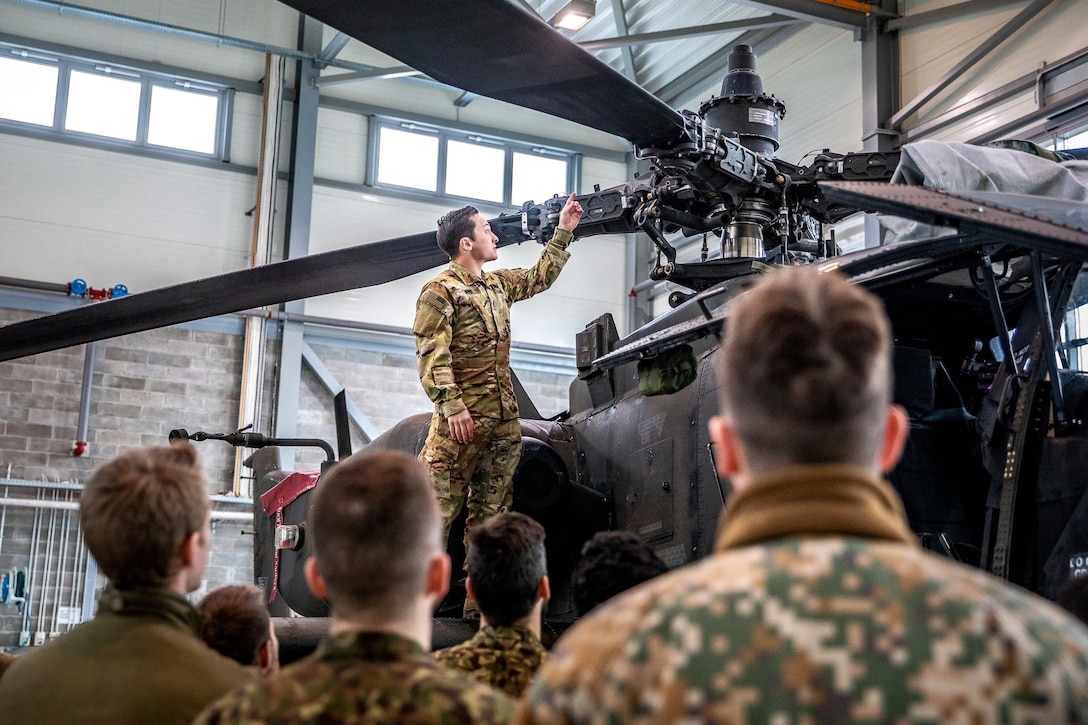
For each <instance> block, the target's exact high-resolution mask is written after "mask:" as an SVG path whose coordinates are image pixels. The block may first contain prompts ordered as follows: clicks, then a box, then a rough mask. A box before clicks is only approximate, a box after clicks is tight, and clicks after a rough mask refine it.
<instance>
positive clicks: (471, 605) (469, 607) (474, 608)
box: [461, 595, 480, 619]
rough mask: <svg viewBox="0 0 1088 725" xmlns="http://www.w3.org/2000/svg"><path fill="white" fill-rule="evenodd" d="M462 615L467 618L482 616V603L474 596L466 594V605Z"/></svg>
mask: <svg viewBox="0 0 1088 725" xmlns="http://www.w3.org/2000/svg"><path fill="white" fill-rule="evenodd" d="M461 616H463V617H464V618H465V619H479V618H480V605H479V604H477V603H476V600H475V599H474V598H473V597H470V596H467V595H466V596H465V607H464V610H463V613H462V615H461Z"/></svg>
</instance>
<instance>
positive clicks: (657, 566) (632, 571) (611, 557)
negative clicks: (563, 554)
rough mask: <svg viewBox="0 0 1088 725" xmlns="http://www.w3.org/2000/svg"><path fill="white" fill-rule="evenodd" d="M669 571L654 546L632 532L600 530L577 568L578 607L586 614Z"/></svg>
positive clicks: (579, 610)
mask: <svg viewBox="0 0 1088 725" xmlns="http://www.w3.org/2000/svg"><path fill="white" fill-rule="evenodd" d="M666 571H668V567H667V566H665V562H663V561H661V558H660V557H658V555H657V554H656V553H654V550H653V549H651V548H650V545H649V544H647V543H646V542H645V541H643V540H642V539H641V538H640V537H639V536H638V535H637V534H634V533H632V532H630V531H600V532H598V533H596V534H594V536H593V538H592V539H590V540H589V541H587V542H586V544H585V546H583V547H582V558H581V559H580V560H579V562H578V564H577V566H576V567H575V568H574V585H573V595H574V606H575V607H576V608H577V610H578V613H579V614H586V613H587V612H589V611H590V610H591V609H593V608H594V607H596V606H597V605H598V604H600V603H602V602H604V601H606V600H608V599H611V598H612V597H614V596H616V595H617V594H619V593H621V592H625V591H627V590H628V589H630V588H631V587H633V586H636V585H638V584H641V583H642V582H645V581H649V580H650V579H653V578H654V577H655V576H658V575H660V574H664V573H665V572H666Z"/></svg>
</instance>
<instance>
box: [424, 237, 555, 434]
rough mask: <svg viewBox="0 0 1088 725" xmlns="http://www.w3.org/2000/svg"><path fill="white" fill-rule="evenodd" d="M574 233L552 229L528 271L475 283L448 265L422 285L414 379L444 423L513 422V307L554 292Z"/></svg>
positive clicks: (496, 274)
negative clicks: (466, 415) (464, 415)
mask: <svg viewBox="0 0 1088 725" xmlns="http://www.w3.org/2000/svg"><path fill="white" fill-rule="evenodd" d="M570 241H571V233H570V232H568V231H564V230H562V229H557V230H556V232H555V236H553V237H552V239H551V241H550V242H548V243H547V244H546V245H545V246H544V250H543V251H542V252H541V253H540V259H538V260H537V262H536V264H534V265H533V266H532V267H530V268H529V269H499V270H495V271H494V272H484V275H483V277H476V276H475V275H473V274H472V273H471V272H469V271H468V270H467V269H465V268H464V267H462V266H461V265H459V264H457V263H455V262H451V263H450V266H449V268H448V269H447V270H446V271H444V272H442V274H440V275H438V276H437V277H435V278H434V279H433V280H431V281H430V282H428V283H427V284H426V285H424V287H423V290H422V291H421V292H420V294H419V299H418V300H417V301H416V317H415V322H414V323H413V325H412V332H414V333H415V336H416V361H417V363H418V365H419V380H420V382H421V383H423V389H424V391H426V393H427V397H429V398H430V399H431V400H432V401H433V402H434V404H435V410H436V412H437V413H439V414H440V415H442V416H443V417H446V418H448V417H450V416H451V415H454V414H456V413H460V412H461V411H462V410H465V409H466V408H467V409H468V410H470V411H472V414H473V415H479V416H482V417H486V418H499V419H501V420H510V419H512V418H516V417H517V416H518V404H517V400H516V399H515V398H514V384H513V382H512V381H511V379H510V305H512V304H514V303H515V302H517V301H519V300H524V299H527V298H529V297H532V296H533V295H535V294H536V293H538V292H543V291H544V290H546V289H548V288H549V287H551V286H552V283H553V282H555V280H556V278H557V277H558V276H559V272H560V271H562V269H563V265H564V264H566V262H567V259H568V258H569V257H570V252H568V251H566V250H567V245H568V244H570Z"/></svg>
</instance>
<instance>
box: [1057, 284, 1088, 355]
mask: <svg viewBox="0 0 1088 725" xmlns="http://www.w3.org/2000/svg"><path fill="white" fill-rule="evenodd" d="M1059 330H1060V335H1061V336H1060V338H1059V340H1058V361H1059V364H1060V366H1061V367H1062V368H1064V369H1066V370H1079V371H1085V370H1088V349H1086V347H1085V346H1086V345H1088V271H1085V270H1083V269H1082V270H1081V273H1080V277H1078V278H1077V282H1076V284H1075V285H1074V287H1073V294H1072V296H1071V298H1070V300H1069V307H1068V309H1067V310H1066V313H1065V320H1064V321H1063V323H1062V325H1061V326H1060V328H1059Z"/></svg>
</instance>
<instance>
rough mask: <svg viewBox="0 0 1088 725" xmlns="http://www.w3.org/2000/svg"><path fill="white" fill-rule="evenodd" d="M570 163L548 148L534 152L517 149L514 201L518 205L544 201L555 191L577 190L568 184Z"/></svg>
mask: <svg viewBox="0 0 1088 725" xmlns="http://www.w3.org/2000/svg"><path fill="white" fill-rule="evenodd" d="M568 166H569V163H568V161H567V159H566V158H562V157H557V156H556V155H555V154H554V153H549V152H548V151H547V150H545V149H541V148H536V149H533V150H532V152H531V153H525V152H524V151H515V152H514V169H513V170H514V176H513V179H512V181H511V191H510V200H511V201H512V202H514V205H515V206H517V205H520V204H521V202H523V201H527V200H529V199H532V200H533V201H543V200H544V199H550V198H551V197H552V195H553V194H562V193H563V192H564V191H573V189H572V188H569V185H568V184H567V167H568Z"/></svg>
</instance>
